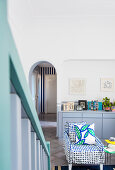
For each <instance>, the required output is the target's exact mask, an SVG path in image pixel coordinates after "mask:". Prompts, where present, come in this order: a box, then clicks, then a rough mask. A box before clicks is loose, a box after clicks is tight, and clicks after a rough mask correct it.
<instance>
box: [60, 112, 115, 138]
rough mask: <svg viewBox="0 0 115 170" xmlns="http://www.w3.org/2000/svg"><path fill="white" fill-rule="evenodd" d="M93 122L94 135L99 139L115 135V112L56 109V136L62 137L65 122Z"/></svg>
mask: <svg viewBox="0 0 115 170" xmlns="http://www.w3.org/2000/svg"><path fill="white" fill-rule="evenodd" d="M82 121H86V122H87V123H88V124H91V123H95V135H96V136H97V137H99V138H100V139H106V138H109V137H111V136H113V137H115V113H114V112H105V111H90V110H87V111H58V114H57V136H58V137H59V138H63V132H64V125H65V123H66V122H82Z"/></svg>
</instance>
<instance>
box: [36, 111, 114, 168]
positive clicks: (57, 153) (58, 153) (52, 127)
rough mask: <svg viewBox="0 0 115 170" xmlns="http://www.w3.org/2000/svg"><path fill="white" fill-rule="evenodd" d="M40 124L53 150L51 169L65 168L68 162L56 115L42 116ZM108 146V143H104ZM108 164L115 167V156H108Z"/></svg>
mask: <svg viewBox="0 0 115 170" xmlns="http://www.w3.org/2000/svg"><path fill="white" fill-rule="evenodd" d="M39 118H40V122H41V126H42V129H43V133H44V136H45V139H46V141H50V148H51V167H52V170H53V166H65V165H67V161H66V158H65V154H64V149H63V141H61V140H59V139H58V138H57V137H56V114H46V115H44V116H40V117H39ZM102 142H103V143H104V145H105V146H106V142H105V141H104V140H103V141H102ZM106 164H109V165H115V154H112V155H111V159H110V155H108V162H107V163H106Z"/></svg>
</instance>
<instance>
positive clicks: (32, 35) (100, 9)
mask: <svg viewBox="0 0 115 170" xmlns="http://www.w3.org/2000/svg"><path fill="white" fill-rule="evenodd" d="M43 2H44V3H43ZM43 2H42V1H34V2H33V1H27V0H17V1H15V0H9V6H8V10H9V12H8V17H9V23H10V26H11V29H12V33H13V36H14V39H15V42H16V46H17V49H18V51H19V55H20V58H21V62H22V65H23V68H24V72H25V75H26V78H27V81H28V80H29V71H30V68H31V66H32V65H33V64H34V63H36V62H38V61H49V62H50V63H51V64H53V66H54V67H55V68H56V71H57V102H60V101H61V100H64V99H65V98H66V97H67V94H65V93H66V92H63V90H62V89H63V87H64V86H65V85H63V84H62V82H61V81H62V78H63V65H64V64H63V63H64V61H65V60H71V59H75V60H78V59H86V60H87V59H93V60H95V59H99V60H100V59H115V1H114V0H97V1H95V0H82V1H79V0H72V1H69V0H67V1H65V0H64V1H61V0H59V1H57V2H56V1H55V3H54V1H52V0H50V1H46V0H44V1H43ZM38 9H39V10H38ZM71 67H73V66H72V65H71ZM84 71H85V70H84ZM82 76H83V75H82ZM65 81H66V80H65ZM61 94H63V95H62V96H61ZM96 94H97V95H98V93H96ZM96 94H95V96H97V95H96ZM64 95H66V97H63V96H64ZM99 96H100V94H99ZM69 97H70V96H69ZM70 98H71V97H70Z"/></svg>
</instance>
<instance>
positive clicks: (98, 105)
mask: <svg viewBox="0 0 115 170" xmlns="http://www.w3.org/2000/svg"><path fill="white" fill-rule="evenodd" d="M88 110H94V111H97V110H102V102H98V100H94V101H93V100H92V101H88Z"/></svg>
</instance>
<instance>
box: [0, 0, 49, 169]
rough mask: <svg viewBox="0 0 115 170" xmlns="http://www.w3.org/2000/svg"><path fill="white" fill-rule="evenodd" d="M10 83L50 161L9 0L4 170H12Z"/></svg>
mask: <svg viewBox="0 0 115 170" xmlns="http://www.w3.org/2000/svg"><path fill="white" fill-rule="evenodd" d="M10 80H11V82H12V84H13V85H14V87H15V89H16V92H17V94H18V95H19V97H20V99H21V101H22V104H23V107H24V109H25V111H26V113H27V115H28V117H29V119H30V121H31V124H32V126H33V128H34V130H35V132H36V134H37V136H38V138H39V139H40V142H41V144H42V146H43V148H44V150H45V152H46V153H47V155H48V157H49V158H50V153H49V149H48V147H47V144H46V141H45V138H44V135H43V132H42V129H41V126H40V122H39V119H38V117H37V113H36V110H35V106H34V104H33V101H32V98H31V94H30V90H29V87H28V85H27V82H26V78H25V75H24V72H23V68H22V65H21V62H20V59H19V56H18V52H17V50H16V47H15V43H14V40H13V38H12V34H11V32H10V28H9V24H8V21H7V3H6V0H0V170H11V150H10V149H11V143H10V141H11V139H10V135H11V130H10V123H11V120H10V114H11V113H10ZM49 160H50V159H49ZM49 170H50V162H49Z"/></svg>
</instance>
